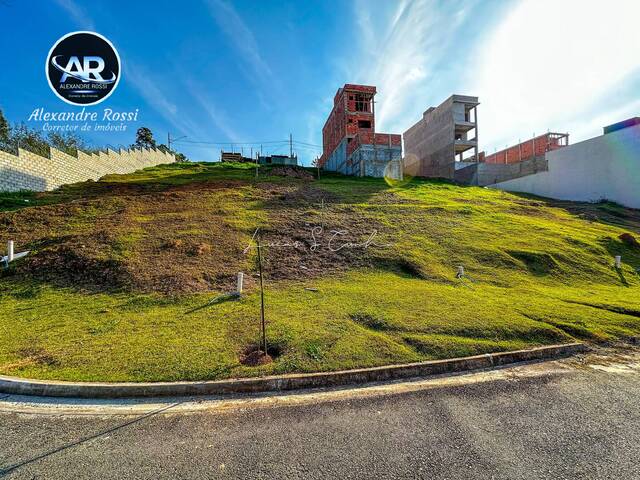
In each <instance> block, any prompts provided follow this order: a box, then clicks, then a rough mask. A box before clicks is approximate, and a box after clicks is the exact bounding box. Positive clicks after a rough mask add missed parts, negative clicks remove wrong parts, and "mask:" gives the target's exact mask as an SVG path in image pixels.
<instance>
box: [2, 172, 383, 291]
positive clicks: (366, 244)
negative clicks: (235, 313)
mask: <svg viewBox="0 0 640 480" xmlns="http://www.w3.org/2000/svg"><path fill="white" fill-rule="evenodd" d="M132 191H135V188H133V189H129V188H122V189H121V188H115V189H114V190H112V192H113V194H108V195H107V194H104V195H102V196H99V197H96V198H89V199H83V200H77V201H74V202H70V203H66V204H57V205H49V206H43V207H34V208H28V209H23V210H20V211H16V212H8V213H0V225H3V226H4V227H5V228H4V230H5V231H6V232H7V239H8V238H9V237H10V238H12V239H14V240H15V241H16V246H17V248H18V250H22V249H29V250H32V252H33V253H32V255H30V256H29V257H27V259H25V261H22V262H18V263H17V264H16V269H15V270H16V273H15V274H16V275H17V276H18V277H21V276H22V277H24V278H32V279H36V280H39V281H42V282H48V283H51V284H54V285H57V286H61V287H71V288H74V289H78V290H82V291H111V290H121V289H125V290H133V291H140V292H161V293H165V294H176V293H190V292H202V291H209V290H223V291H232V290H233V289H234V288H235V281H236V275H237V272H239V271H243V272H245V273H247V275H246V276H245V279H246V280H245V288H248V289H251V288H252V287H253V286H254V285H255V283H256V282H255V278H256V277H255V272H256V255H255V252H256V251H255V248H254V246H255V244H254V243H253V242H252V235H253V233H254V229H255V227H257V226H261V228H260V237H261V240H262V243H263V244H265V246H266V248H265V249H264V250H263V253H264V271H265V276H266V277H268V278H269V280H270V281H279V280H304V279H307V278H316V277H319V276H322V275H326V274H328V273H330V272H335V271H342V270H345V269H348V268H353V267H360V266H374V265H376V264H377V262H379V261H380V258H381V257H380V256H381V255H382V256H383V255H384V249H385V245H386V243H387V241H388V239H385V238H384V231H385V229H384V227H383V226H382V225H380V224H379V223H378V222H376V221H374V220H373V219H372V218H370V217H368V216H366V215H365V214H364V212H363V211H362V210H359V209H357V208H355V207H352V206H350V205H345V204H341V203H340V202H339V199H338V198H337V196H336V195H334V194H331V193H329V192H327V191H324V190H321V189H318V188H315V187H314V186H313V185H311V184H308V183H300V182H298V183H292V184H287V185H283V184H268V183H263V184H257V185H255V186H254V187H252V186H250V185H249V184H247V183H243V182H235V181H228V182H201V183H190V184H185V185H173V186H171V187H170V188H167V189H166V190H164V191H154V190H152V189H150V190H149V191H147V192H146V193H142V191H139V190H138V191H135V194H130V193H131V192H132ZM123 192H127V193H126V194H125V193H123ZM252 215H253V217H252ZM2 241H4V239H2Z"/></svg>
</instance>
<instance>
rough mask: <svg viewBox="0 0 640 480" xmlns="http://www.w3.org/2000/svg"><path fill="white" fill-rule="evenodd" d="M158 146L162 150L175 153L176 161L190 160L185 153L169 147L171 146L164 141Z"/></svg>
mask: <svg viewBox="0 0 640 480" xmlns="http://www.w3.org/2000/svg"><path fill="white" fill-rule="evenodd" d="M156 148H157V149H158V150H160V151H161V152H168V153H170V154H172V155H175V157H176V162H189V161H190V160H189V159H188V158H187V156H186V155H185V154H184V153H180V152H177V151H175V150H173V149H169V147H167V146H166V145H165V144H164V143H161V144H160V145H158V146H157V147H156Z"/></svg>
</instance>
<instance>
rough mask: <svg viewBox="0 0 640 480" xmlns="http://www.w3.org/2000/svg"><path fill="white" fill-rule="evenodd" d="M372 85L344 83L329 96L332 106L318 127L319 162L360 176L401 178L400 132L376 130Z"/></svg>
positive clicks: (330, 168)
mask: <svg viewBox="0 0 640 480" xmlns="http://www.w3.org/2000/svg"><path fill="white" fill-rule="evenodd" d="M375 95H376V87H374V86H369V85H353V84H345V85H344V87H342V88H340V89H338V91H337V93H336V95H335V97H334V99H333V109H332V110H331V113H330V114H329V118H328V119H327V121H326V122H325V124H324V127H323V128H322V157H321V158H320V162H319V164H320V166H321V167H322V168H323V169H325V170H329V171H334V172H339V173H343V174H345V175H356V176H360V177H365V176H367V177H383V176H389V177H392V178H401V176H402V168H401V165H402V163H401V162H402V141H401V136H400V135H396V134H389V133H377V132H376V129H375V102H374V97H375Z"/></svg>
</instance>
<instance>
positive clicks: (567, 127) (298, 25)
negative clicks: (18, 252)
mask: <svg viewBox="0 0 640 480" xmlns="http://www.w3.org/2000/svg"><path fill="white" fill-rule="evenodd" d="M638 18H640V2H638V1H636V0H630V1H626V0H613V1H608V2H595V1H585V0H580V1H578V0H575V1H574V0H559V1H551V0H523V1H516V0H513V1H508V0H504V1H503V0H496V1H486V0H483V1H480V0H470V1H460V2H454V1H440V2H437V1H428V0H413V1H409V0H407V1H402V0H398V1H392V0H386V1H374V0H361V1H357V0H356V1H353V0H350V1H344V2H343V1H337V0H327V1H321V0H318V1H304V2H303V1H290V2H284V1H283V2H275V1H261V2H248V1H233V2H232V1H230V0H201V1H196V0H184V1H182V2H175V1H154V2H143V1H136V2H132V1H129V2H124V1H114V0H111V1H99V0H93V1H91V2H81V1H79V0H50V1H34V2H23V1H18V0H3V1H2V2H0V21H1V22H2V28H1V29H0V42H1V45H2V46H3V60H4V62H3V65H4V66H3V68H2V70H1V73H0V92H1V93H0V108H2V109H3V110H4V112H5V114H6V116H7V117H8V118H9V120H10V121H11V122H14V121H21V120H26V119H27V118H28V116H29V114H30V113H31V111H32V110H33V109H34V108H37V107H44V108H45V109H46V110H49V111H59V110H63V111H69V110H74V109H75V108H79V107H73V106H70V105H67V104H65V103H64V102H62V101H61V100H59V99H58V98H57V97H56V96H55V95H54V94H53V92H51V90H50V89H49V87H48V85H47V81H46V79H45V76H44V62H45V59H46V56H47V53H48V51H49V49H50V48H51V46H52V45H53V43H54V42H55V41H56V40H57V39H58V38H59V37H61V36H62V35H64V34H66V33H68V32H70V31H75V30H93V31H96V32H99V33H101V34H102V35H104V36H106V37H107V38H109V39H110V40H111V41H112V42H113V43H114V45H115V46H116V48H117V49H118V51H119V53H120V57H121V61H122V66H123V76H122V80H121V82H120V84H119V86H118V88H117V90H116V91H115V93H114V94H113V95H112V96H111V97H110V98H108V99H107V100H106V101H105V102H103V103H101V104H99V105H96V106H94V107H88V110H97V111H101V110H102V108H104V107H109V108H113V109H114V110H127V111H128V110H133V109H135V108H139V109H140V117H139V122H138V124H134V125H132V126H130V127H129V128H130V129H131V130H130V131H127V132H125V133H117V134H113V133H110V134H106V133H93V134H91V135H90V136H89V137H88V139H89V140H90V141H92V142H93V143H94V144H95V145H97V146H100V145H105V144H111V145H120V144H123V145H128V144H130V143H132V141H133V137H134V131H135V129H136V128H137V127H138V126H147V127H149V128H151V129H152V131H153V132H154V134H155V135H156V137H157V138H158V139H159V140H161V141H163V142H164V141H166V136H167V132H169V131H170V132H171V134H172V136H174V137H178V136H183V135H186V136H187V139H185V142H187V141H188V142H235V144H236V147H235V148H236V149H239V148H240V147H242V148H243V149H244V151H245V153H249V149H250V148H251V147H254V148H256V147H257V146H258V145H259V143H260V142H265V143H264V144H263V145H264V146H263V148H264V151H265V152H270V153H278V152H282V153H285V152H287V151H288V145H287V144H285V143H282V144H277V143H266V142H275V141H281V140H282V141H285V140H286V139H287V138H288V135H289V133H290V132H291V133H292V134H293V137H294V140H296V142H304V143H296V147H295V150H296V151H297V152H298V153H299V155H300V156H301V158H302V159H303V160H304V161H305V162H306V163H309V162H310V161H311V159H312V158H313V157H314V156H315V155H317V154H319V153H320V152H319V149H318V147H315V146H313V145H320V144H321V143H322V136H321V129H322V125H323V123H324V120H325V118H326V116H327V115H328V113H329V112H330V110H331V106H332V99H333V95H334V94H335V91H336V89H337V88H338V87H340V86H341V85H343V84H344V83H365V84H371V85H376V86H377V87H378V92H379V93H378V95H377V97H376V98H377V104H376V113H377V130H379V131H381V132H391V133H402V132H403V131H404V130H405V129H406V128H407V127H409V126H410V125H412V124H413V123H414V122H415V121H417V120H418V119H419V118H420V117H421V115H422V112H423V111H424V110H426V108H427V107H429V106H431V105H437V104H439V103H440V102H441V101H442V100H444V99H445V98H447V97H448V96H449V95H451V94H452V93H459V94H468V95H478V96H479V97H480V102H481V106H480V107H479V113H478V117H479V128H478V133H479V139H480V144H481V149H484V150H487V151H488V152H492V151H494V150H495V149H496V148H497V149H500V148H503V147H504V146H505V145H507V144H511V143H515V142H517V141H518V139H525V138H527V137H530V136H531V135H532V134H533V133H538V134H539V133H542V132H546V131H547V130H552V131H561V132H569V133H570V134H571V142H572V143H575V142H576V141H579V140H583V139H586V138H589V137H592V136H595V135H598V134H600V133H601V129H602V126H604V125H606V124H609V123H613V122H615V121H618V120H621V119H623V118H627V117H630V116H634V115H640V54H639V53H640V35H638V27H637V21H638ZM12 46H13V47H12ZM7 47H8V48H7ZM33 126H35V125H33ZM252 143H253V145H252ZM179 145H180V147H179V148H180V149H181V150H182V151H184V152H185V153H186V154H187V155H188V156H189V157H190V158H191V159H193V160H216V159H217V158H218V157H219V151H220V148H222V146H221V145H208V144H204V143H201V144H195V143H181V144H179Z"/></svg>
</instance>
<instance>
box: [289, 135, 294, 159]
mask: <svg viewBox="0 0 640 480" xmlns="http://www.w3.org/2000/svg"><path fill="white" fill-rule="evenodd" d="M289 158H293V135H292V134H289Z"/></svg>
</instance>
